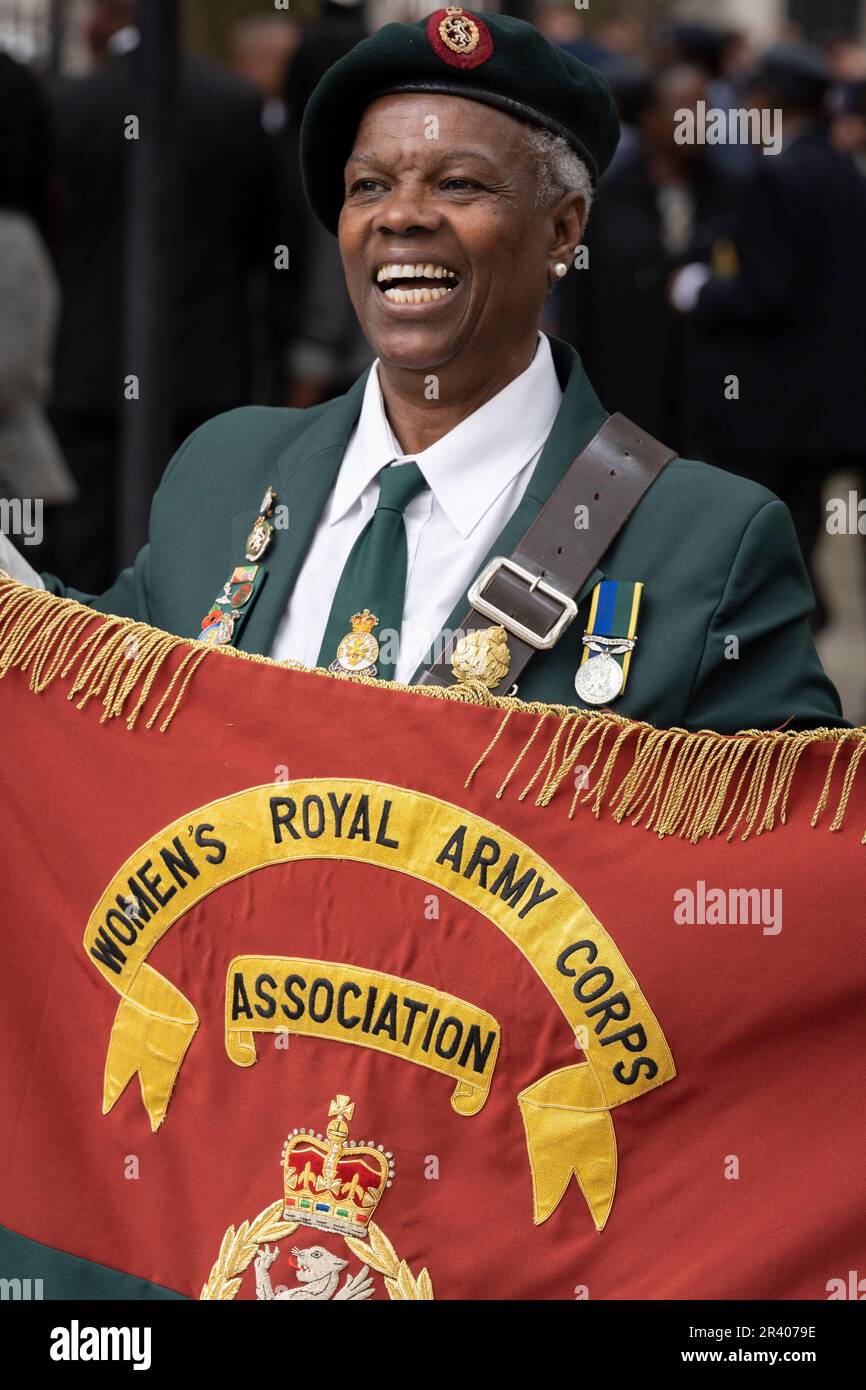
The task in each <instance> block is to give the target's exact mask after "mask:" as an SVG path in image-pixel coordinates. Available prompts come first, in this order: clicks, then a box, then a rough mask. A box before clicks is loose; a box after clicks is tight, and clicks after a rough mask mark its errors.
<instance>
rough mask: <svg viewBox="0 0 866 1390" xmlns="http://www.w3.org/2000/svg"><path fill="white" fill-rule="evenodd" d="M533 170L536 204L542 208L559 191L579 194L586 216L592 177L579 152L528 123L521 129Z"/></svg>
mask: <svg viewBox="0 0 866 1390" xmlns="http://www.w3.org/2000/svg"><path fill="white" fill-rule="evenodd" d="M524 134H525V139H526V143H527V146H528V148H529V150H530V153H531V154H532V157H533V158H534V160H535V164H536V170H537V183H536V194H535V199H536V204H537V206H538V207H545V206H546V205H547V204H548V203H553V202H555V201H556V199H557V198H561V197H562V195H563V193H579V194H580V196H581V198H583V200H584V203H585V204H586V217H589V210H590V208H591V207H592V200H593V196H594V190H593V186H592V176H591V175H590V172H589V170H588V168H587V167H586V165H585V164H584V162H583V160H582V159H581V158H580V155H579V154H577V153H576V152H575V151H574V150H573V149H572V148H571V145H569V143H568V141H567V140H566V139H565V138H564V137H563V136H562V135H554V134H553V131H551V130H539V129H536V128H535V127H534V126H528V127H527V129H526V131H525V132H524Z"/></svg>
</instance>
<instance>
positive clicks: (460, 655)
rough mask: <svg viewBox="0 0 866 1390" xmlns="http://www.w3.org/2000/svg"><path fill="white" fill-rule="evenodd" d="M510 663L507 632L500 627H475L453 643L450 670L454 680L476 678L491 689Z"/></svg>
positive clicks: (471, 679)
mask: <svg viewBox="0 0 866 1390" xmlns="http://www.w3.org/2000/svg"><path fill="white" fill-rule="evenodd" d="M510 666H511V652H510V651H509V650H508V635H507V633H506V631H505V628H504V627H501V626H499V625H497V626H495V627H477V628H473V630H472V631H471V632H467V633H466V635H465V636H464V637H461V638H460V641H459V642H457V643H456V644H455V647H454V650H453V652H452V653H451V670H452V671H453V672H454V675H455V677H456V679H457V680H458V681H461V682H464V683H466V682H471V681H480V682H481V684H482V685H486V686H487V689H488V690H495V689H496V687H497V685H499V684H500V682H502V681H504V680H505V677H506V676H507V675H508V670H509V667H510Z"/></svg>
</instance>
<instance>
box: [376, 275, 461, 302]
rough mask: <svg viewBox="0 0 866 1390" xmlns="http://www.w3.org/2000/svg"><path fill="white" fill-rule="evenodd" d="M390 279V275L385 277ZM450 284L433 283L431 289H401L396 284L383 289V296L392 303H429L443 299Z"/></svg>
mask: <svg viewBox="0 0 866 1390" xmlns="http://www.w3.org/2000/svg"><path fill="white" fill-rule="evenodd" d="M386 278H387V279H390V278H391V277H390V276H387V277H386ZM451 288H452V287H451V286H450V285H449V286H448V288H447V289H446V287H445V286H444V285H434V286H433V288H432V289H427V288H426V286H425V288H424V289H411V290H401V289H399V288H398V287H397V286H396V285H392V286H391V288H390V289H388V290H385V298H386V299H390V301H391V303H392V304H430V303H431V302H432V300H434V299H443V298H444V297H445V295H446V294H450V293H451Z"/></svg>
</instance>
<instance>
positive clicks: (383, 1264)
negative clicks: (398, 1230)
mask: <svg viewBox="0 0 866 1390" xmlns="http://www.w3.org/2000/svg"><path fill="white" fill-rule="evenodd" d="M367 1230H368V1235H369V1243H368V1242H367V1241H364V1240H357V1239H356V1238H355V1237H354V1236H346V1237H345V1241H346V1244H347V1245H348V1247H349V1249H350V1250H351V1252H352V1254H353V1255H354V1256H355V1257H356V1259H359V1260H360V1261H361V1263H362V1264H366V1265H372V1267H373V1269H375V1271H376V1273H377V1274H381V1275H383V1276H384V1279H385V1288H386V1289H387V1290H388V1297H389V1298H391V1299H393V1300H394V1301H395V1302H396V1301H401V1300H406V1301H407V1302H419V1301H426V1300H428V1299H432V1298H433V1284H432V1281H431V1279H430V1275H429V1274H428V1273H427V1270H426V1269H422V1270H421V1273H420V1274H419V1275H418V1278H417V1279H416V1278H415V1276H414V1275H413V1273H412V1271H411V1269H410V1268H409V1266H408V1265H407V1263H406V1261H405V1260H401V1259H400V1257H399V1256H398V1254H397V1251H396V1250H395V1249H394V1247H393V1245H392V1244H391V1242H390V1240H389V1239H388V1237H387V1236H386V1235H385V1232H384V1231H383V1230H381V1229H380V1227H378V1226H377V1225H376V1223H375V1221H371V1222H370V1225H369V1226H368V1228H367Z"/></svg>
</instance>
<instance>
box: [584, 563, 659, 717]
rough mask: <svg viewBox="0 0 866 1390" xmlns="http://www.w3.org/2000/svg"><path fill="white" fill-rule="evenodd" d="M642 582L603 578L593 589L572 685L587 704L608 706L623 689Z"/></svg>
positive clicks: (635, 641) (631, 648)
mask: <svg viewBox="0 0 866 1390" xmlns="http://www.w3.org/2000/svg"><path fill="white" fill-rule="evenodd" d="M642 594H643V584H641V583H637V582H635V583H630V582H626V581H624V580H621V579H603V580H601V582H600V583H599V584H596V586H595V588H594V589H593V592H592V602H591V604H590V610H589V626H588V627H587V629H586V632H585V633H584V636H583V656H582V658H581V664H580V665H579V666H578V668H577V673H576V675H575V678H574V688H575V690H576V691H577V693H578V695H579V697H580V699H581V700H583V702H584V704H587V705H609V704H610V702H611V701H612V700H615V699H617V697H618V696H619V695H622V693H623V691H624V690H625V685H626V681H627V680H628V673H629V667H630V665H631V657H632V652H633V651H634V648H635V644H636V643H637V618H638V612H639V610H640V602H641V595H642Z"/></svg>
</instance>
